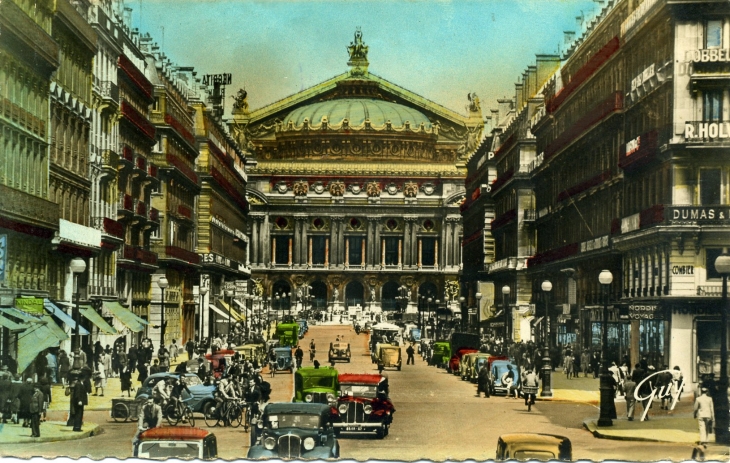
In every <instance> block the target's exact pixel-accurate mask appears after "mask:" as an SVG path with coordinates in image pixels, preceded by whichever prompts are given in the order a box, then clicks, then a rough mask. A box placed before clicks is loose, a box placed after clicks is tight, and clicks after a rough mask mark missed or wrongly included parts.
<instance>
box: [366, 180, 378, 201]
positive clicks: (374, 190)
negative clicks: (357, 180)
mask: <svg viewBox="0 0 730 463" xmlns="http://www.w3.org/2000/svg"><path fill="white" fill-rule="evenodd" d="M365 191H366V192H367V194H368V197H370V198H377V197H378V196H380V191H381V189H380V185H379V184H378V182H369V183H368V184H367V186H366V187H365Z"/></svg>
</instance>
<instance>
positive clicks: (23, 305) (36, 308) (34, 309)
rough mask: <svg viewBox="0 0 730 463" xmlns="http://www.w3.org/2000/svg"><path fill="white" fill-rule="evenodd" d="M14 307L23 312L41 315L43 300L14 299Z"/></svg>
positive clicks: (34, 298) (30, 298)
mask: <svg viewBox="0 0 730 463" xmlns="http://www.w3.org/2000/svg"><path fill="white" fill-rule="evenodd" d="M15 307H17V308H18V309H20V310H22V311H23V312H27V313H32V314H36V315H43V314H44V313H45V311H44V310H43V299H42V298H40V297H19V298H17V299H15Z"/></svg>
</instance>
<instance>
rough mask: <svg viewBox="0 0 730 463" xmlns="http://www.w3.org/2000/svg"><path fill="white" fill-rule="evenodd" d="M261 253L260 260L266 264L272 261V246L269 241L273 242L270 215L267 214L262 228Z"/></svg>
mask: <svg viewBox="0 0 730 463" xmlns="http://www.w3.org/2000/svg"><path fill="white" fill-rule="evenodd" d="M260 236H261V243H262V246H261V255H260V262H261V263H262V264H264V266H266V265H268V264H269V263H270V262H271V254H270V253H271V247H270V245H269V243H271V233H270V230H269V215H268V214H266V215H265V216H264V223H263V226H262V230H261V234H260Z"/></svg>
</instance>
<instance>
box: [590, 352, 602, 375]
mask: <svg viewBox="0 0 730 463" xmlns="http://www.w3.org/2000/svg"><path fill="white" fill-rule="evenodd" d="M600 364H601V359H600V357H599V356H598V352H594V353H593V357H592V358H591V371H593V379H596V378H598V366H599V365H600Z"/></svg>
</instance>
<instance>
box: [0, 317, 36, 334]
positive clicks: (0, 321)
mask: <svg viewBox="0 0 730 463" xmlns="http://www.w3.org/2000/svg"><path fill="white" fill-rule="evenodd" d="M0 326H2V327H4V328H7V329H9V330H10V331H23V330H24V329H26V328H28V326H29V325H26V324H25V323H16V322H14V321H12V320H11V319H9V318H5V317H3V316H2V315H0Z"/></svg>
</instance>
